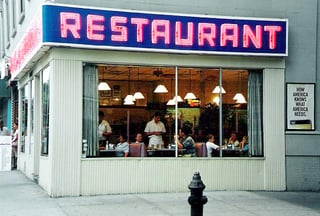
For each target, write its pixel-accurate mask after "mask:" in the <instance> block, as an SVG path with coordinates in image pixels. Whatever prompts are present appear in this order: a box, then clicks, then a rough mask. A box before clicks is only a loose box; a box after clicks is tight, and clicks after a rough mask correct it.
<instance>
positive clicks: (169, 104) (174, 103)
mask: <svg viewBox="0 0 320 216" xmlns="http://www.w3.org/2000/svg"><path fill="white" fill-rule="evenodd" d="M167 105H168V106H173V105H176V102H175V101H174V100H173V99H170V100H169V101H168V102H167Z"/></svg>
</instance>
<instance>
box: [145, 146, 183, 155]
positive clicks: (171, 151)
mask: <svg viewBox="0 0 320 216" xmlns="http://www.w3.org/2000/svg"><path fill="white" fill-rule="evenodd" d="M184 150H185V149H178V154H181V153H182V152H183V151H184ZM147 156H148V157H175V156H176V150H175V149H167V148H162V149H148V150H147Z"/></svg>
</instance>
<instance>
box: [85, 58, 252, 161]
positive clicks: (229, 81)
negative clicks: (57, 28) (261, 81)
mask: <svg viewBox="0 0 320 216" xmlns="http://www.w3.org/2000/svg"><path fill="white" fill-rule="evenodd" d="M95 68H96V70H95V71H96V73H97V75H96V76H97V83H96V85H97V88H96V89H98V90H97V91H98V96H97V97H98V104H99V111H102V112H103V113H104V119H105V120H106V121H108V122H109V124H110V126H111V128H112V135H111V136H109V137H108V143H112V144H117V143H119V136H120V134H126V135H127V136H128V143H129V144H130V143H133V142H135V136H136V134H137V133H141V134H142V135H143V143H144V144H145V146H144V148H145V149H146V152H147V150H148V142H149V139H148V136H146V135H145V133H144V130H145V127H146V124H147V123H148V121H150V120H152V118H153V117H154V114H155V112H160V113H161V114H162V117H161V121H162V122H163V123H164V125H165V128H166V133H164V134H163V136H162V137H163V141H164V145H162V146H161V147H159V148H163V149H168V148H172V147H174V144H175V139H174V135H175V134H176V125H175V124H176V122H177V124H178V125H177V128H181V127H182V126H183V125H185V124H188V125H189V126H190V127H191V128H192V137H193V139H194V141H195V143H196V144H198V143H203V144H204V143H205V142H206V141H207V135H208V134H213V135H214V136H215V143H216V144H217V145H219V143H220V137H219V135H220V133H219V130H220V127H219V125H222V135H223V137H222V140H223V141H222V144H223V145H224V144H225V143H224V142H225V141H224V140H225V139H229V137H230V135H231V133H232V132H236V133H237V136H238V137H237V139H238V140H239V142H240V141H241V138H242V137H243V136H247V134H248V124H247V122H248V117H247V104H248V77H249V70H245V69H233V68H229V69H226V68H223V69H220V68H185V67H161V66H141V65H105V64H99V65H96V67H95ZM220 75H221V80H220ZM84 79H85V78H84ZM220 81H221V87H220ZM84 82H85V81H84ZM220 89H221V90H222V93H221V94H220V92H219V91H220ZM221 96H222V104H221V98H220V97H221ZM176 103H177V106H176ZM176 107H178V110H177V121H176V119H175V118H176ZM220 108H222V124H220V123H219V110H220ZM84 115H85V114H84ZM106 148H108V147H106ZM202 148H203V149H200V150H199V151H198V150H197V156H206V153H205V145H203V147H202ZM223 148H224V146H223ZM225 148H227V146H225ZM101 150H102V151H103V150H104V149H103V147H102V148H101V147H100V152H102V151H101ZM139 151H140V150H139ZM98 155H99V154H98ZM101 155H102V154H101ZM219 155H220V156H223V155H221V154H219V152H216V153H215V155H213V156H219ZM239 155H242V156H243V154H239ZM129 156H130V153H129ZM144 156H148V154H147V153H145V154H144ZM151 156H152V155H151ZM162 156H165V155H162ZM225 156H226V155H225ZM232 156H238V154H236V155H232Z"/></svg>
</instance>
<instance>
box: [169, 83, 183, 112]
mask: <svg viewBox="0 0 320 216" xmlns="http://www.w3.org/2000/svg"><path fill="white" fill-rule="evenodd" d="M172 91H173V86H172V79H171V97H172V95H173V93H172ZM176 102H177V103H179V102H183V100H182V98H181V97H180V96H179V95H178V96H174V97H173V98H172V99H170V100H169V101H168V102H167V105H168V106H173V105H175V104H176Z"/></svg>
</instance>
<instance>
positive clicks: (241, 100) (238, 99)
mask: <svg viewBox="0 0 320 216" xmlns="http://www.w3.org/2000/svg"><path fill="white" fill-rule="evenodd" d="M241 84H242V71H241V72H239V91H238V92H237V93H236V94H235V95H234V97H233V98H232V99H233V100H236V103H241V104H243V103H247V101H246V98H245V97H244V96H243V94H242V93H241V89H242V88H241Z"/></svg>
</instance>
